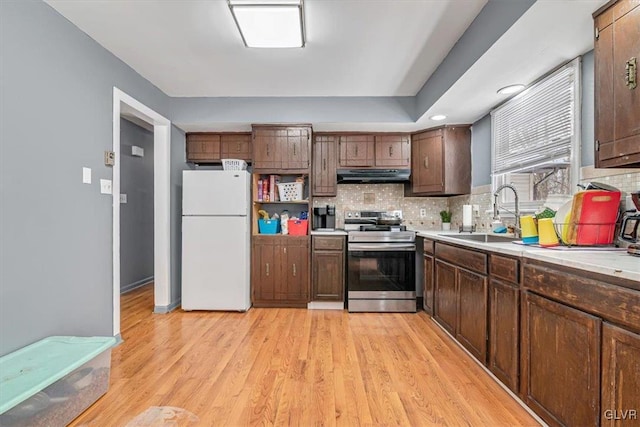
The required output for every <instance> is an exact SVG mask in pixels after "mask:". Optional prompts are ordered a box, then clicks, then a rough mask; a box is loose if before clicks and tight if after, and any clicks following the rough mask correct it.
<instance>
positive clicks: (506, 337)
mask: <svg viewBox="0 0 640 427" xmlns="http://www.w3.org/2000/svg"><path fill="white" fill-rule="evenodd" d="M519 307H520V291H519V290H518V285H512V284H509V283H506V282H503V281H501V280H496V279H494V278H491V280H490V282H489V355H488V357H489V369H490V370H491V372H493V374H494V375H495V376H496V377H498V379H499V380H500V381H502V382H503V383H504V384H505V385H506V386H507V387H509V388H510V389H511V390H513V391H514V392H516V393H517V392H518V367H519V361H518V337H519V336H520V334H519V327H520V322H519V315H520V309H519Z"/></svg>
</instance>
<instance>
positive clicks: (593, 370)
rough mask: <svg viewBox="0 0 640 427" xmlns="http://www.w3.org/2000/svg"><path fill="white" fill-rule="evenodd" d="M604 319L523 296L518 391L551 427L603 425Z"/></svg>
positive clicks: (554, 303)
mask: <svg viewBox="0 0 640 427" xmlns="http://www.w3.org/2000/svg"><path fill="white" fill-rule="evenodd" d="M601 326H602V321H601V319H599V318H597V317H595V316H591V315H589V314H586V313H584V312H582V311H578V310H576V309H573V308H570V307H568V306H566V305H563V304H560V303H557V302H555V301H552V300H549V299H547V298H543V297H540V296H538V295H535V294H532V293H530V292H524V293H523V301H522V345H521V381H520V392H521V395H522V398H523V400H524V401H525V403H526V404H527V405H528V406H529V407H530V408H531V409H533V410H534V411H535V412H536V413H537V414H538V415H540V417H542V419H544V420H545V421H546V422H547V423H548V424H549V425H552V426H598V425H599V423H600V346H601V335H600V331H601Z"/></svg>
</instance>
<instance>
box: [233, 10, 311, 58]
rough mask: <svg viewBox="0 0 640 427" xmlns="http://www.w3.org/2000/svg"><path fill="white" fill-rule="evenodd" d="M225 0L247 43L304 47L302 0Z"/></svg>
mask: <svg viewBox="0 0 640 427" xmlns="http://www.w3.org/2000/svg"><path fill="white" fill-rule="evenodd" d="M228 3H229V8H230V9H231V13H232V15H233V18H234V20H235V22H236V25H237V26H238V29H239V30H240V35H241V37H242V40H243V42H244V44H245V45H246V46H247V47H258V48H286V47H304V44H305V40H304V12H303V3H302V0H297V1H296V0H281V1H255V0H254V1H242V0H229V2H228Z"/></svg>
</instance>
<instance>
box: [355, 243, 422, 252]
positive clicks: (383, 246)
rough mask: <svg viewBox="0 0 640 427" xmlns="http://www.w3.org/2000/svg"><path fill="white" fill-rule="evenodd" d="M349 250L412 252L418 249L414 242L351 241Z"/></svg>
mask: <svg viewBox="0 0 640 427" xmlns="http://www.w3.org/2000/svg"><path fill="white" fill-rule="evenodd" d="M347 249H348V251H349V252H351V251H361V252H376V251H386V252H391V251H401V252H411V251H415V250H416V245H415V244H414V243H373V244H372V243H369V244H362V243H350V244H349V246H348V248H347Z"/></svg>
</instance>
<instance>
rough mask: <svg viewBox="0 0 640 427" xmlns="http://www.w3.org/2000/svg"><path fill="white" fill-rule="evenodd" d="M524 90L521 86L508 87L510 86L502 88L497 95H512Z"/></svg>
mask: <svg viewBox="0 0 640 427" xmlns="http://www.w3.org/2000/svg"><path fill="white" fill-rule="evenodd" d="M494 87H495V86H494ZM524 88H525V86H524V85H521V84H517V85H510V86H505V87H503V88H500V89H498V93H499V94H501V95H510V94H512V93H516V92H520V91H521V90H523V89H524Z"/></svg>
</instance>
